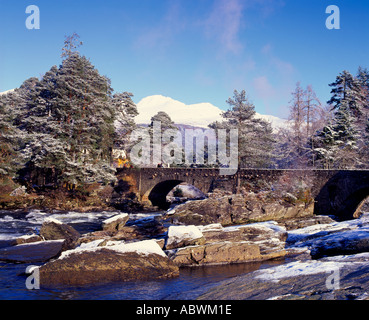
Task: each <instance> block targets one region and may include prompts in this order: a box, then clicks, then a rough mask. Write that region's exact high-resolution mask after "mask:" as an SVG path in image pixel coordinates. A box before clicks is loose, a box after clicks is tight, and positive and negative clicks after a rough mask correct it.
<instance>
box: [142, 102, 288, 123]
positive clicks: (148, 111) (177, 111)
mask: <svg viewBox="0 0 369 320" xmlns="http://www.w3.org/2000/svg"><path fill="white" fill-rule="evenodd" d="M137 109H138V112H139V115H138V116H137V117H136V118H135V121H136V123H138V124H148V123H150V119H151V117H152V116H154V115H155V114H156V113H158V112H159V111H164V112H166V113H167V114H168V115H169V116H170V118H171V119H172V120H173V121H174V123H176V124H183V125H189V126H194V127H202V128H206V127H207V126H208V125H209V124H210V123H212V122H214V121H222V120H223V118H222V117H221V114H222V113H223V110H221V109H220V108H218V107H216V106H214V105H212V104H211V103H208V102H205V103H197V104H190V105H186V104H184V103H183V102H180V101H177V100H174V99H172V98H170V97H164V96H162V95H153V96H148V97H146V98H143V99H142V100H141V101H140V102H138V103H137ZM256 117H258V118H262V119H264V120H267V121H269V122H271V123H272V126H273V128H274V129H277V128H280V127H286V126H287V120H284V119H281V118H278V117H275V116H271V115H261V114H259V113H257V114H256Z"/></svg>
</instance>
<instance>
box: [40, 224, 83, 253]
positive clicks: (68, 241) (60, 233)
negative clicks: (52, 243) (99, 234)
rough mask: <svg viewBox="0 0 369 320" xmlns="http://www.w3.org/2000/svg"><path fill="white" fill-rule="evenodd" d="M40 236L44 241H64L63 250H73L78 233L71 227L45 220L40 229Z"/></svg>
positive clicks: (76, 242)
mask: <svg viewBox="0 0 369 320" xmlns="http://www.w3.org/2000/svg"><path fill="white" fill-rule="evenodd" d="M40 236H41V237H43V238H44V239H45V240H60V239H64V240H65V241H64V243H63V250H69V249H73V248H75V247H76V246H77V244H78V239H79V237H80V236H81V235H80V233H79V232H78V231H77V230H75V229H74V228H73V227H71V226H69V225H67V224H65V223H62V222H60V221H58V220H56V219H52V218H47V219H46V220H45V222H44V223H43V224H42V226H41V229H40Z"/></svg>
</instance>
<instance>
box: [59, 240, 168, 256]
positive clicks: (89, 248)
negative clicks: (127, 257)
mask: <svg viewBox="0 0 369 320" xmlns="http://www.w3.org/2000/svg"><path fill="white" fill-rule="evenodd" d="M102 241H104V240H101V239H99V240H95V241H91V242H90V243H87V244H85V245H81V246H79V247H77V248H76V249H73V250H67V251H64V252H63V253H62V254H61V255H60V257H59V259H64V258H66V257H68V256H69V255H71V254H79V253H84V252H97V251H99V250H102V249H108V250H112V251H114V252H117V253H128V252H136V253H138V254H143V255H150V254H158V255H160V256H162V257H166V254H165V253H164V251H163V250H162V249H161V248H160V246H159V245H158V244H157V242H156V241H155V240H144V241H138V242H132V243H124V242H122V241H109V242H108V244H107V245H106V246H99V244H100V243H101V242H102Z"/></svg>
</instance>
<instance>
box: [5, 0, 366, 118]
mask: <svg viewBox="0 0 369 320" xmlns="http://www.w3.org/2000/svg"><path fill="white" fill-rule="evenodd" d="M31 4H34V5H37V6H38V7H39V9H40V13H41V15H40V30H28V29H27V28H26V26H25V20H26V18H27V16H28V15H27V14H26V13H25V10H26V7H27V6H28V5H31ZM332 4H333V5H337V6H338V7H339V8H340V13H341V15H340V20H341V29H340V30H328V29H327V28H326V26H325V21H326V19H327V17H328V16H329V15H328V14H326V13H325V11H326V7H327V6H329V5H332ZM73 32H77V33H78V34H79V35H80V36H81V40H82V41H83V42H84V45H83V46H82V47H81V48H80V52H81V53H82V54H84V55H85V56H87V57H88V58H90V60H91V62H92V63H93V64H94V65H95V66H96V68H97V69H98V70H99V71H100V73H101V74H104V75H106V76H108V77H109V78H110V79H111V80H112V87H113V88H114V89H115V90H116V91H129V92H132V93H133V94H134V101H135V102H136V103H138V102H139V101H140V100H141V99H142V98H144V97H146V96H149V95H154V94H161V95H164V96H169V97H171V98H173V99H176V100H179V101H181V102H184V103H186V104H194V103H201V102H210V103H212V104H214V105H215V106H217V107H219V108H221V109H224V110H225V109H226V108H227V107H228V106H227V104H226V103H225V101H226V100H227V99H228V97H229V96H232V94H233V90H234V89H237V90H242V89H245V90H246V92H247V93H248V96H249V98H250V100H251V101H252V102H253V103H254V104H255V107H256V111H257V112H259V113H263V114H272V115H275V116H280V117H286V116H287V115H288V107H287V106H288V103H289V101H290V100H291V92H292V91H293V90H294V88H295V85H296V83H297V82H298V81H300V82H301V84H302V86H304V87H305V86H307V85H309V84H311V85H312V86H313V88H314V90H315V91H316V93H317V95H318V97H319V98H320V99H321V100H322V102H326V101H327V100H328V99H329V97H330V88H329V86H328V84H329V83H331V82H333V81H334V80H335V78H336V76H337V75H338V74H339V73H340V72H342V71H343V70H348V71H350V72H352V73H356V72H357V68H358V67H359V66H360V65H361V66H364V67H368V68H369V41H368V35H369V1H362V0H360V1H359V0H352V1H348V0H345V1H344V0H329V1H326V0H120V1H118V0H105V1H101V0H100V1H94V0H89V1H83V0H73V1H72V0H52V1H50V0H44V1H38V0H27V1H23V0H0V39H1V42H0V92H1V91H5V90H9V89H12V88H14V87H18V86H20V85H21V83H22V82H23V81H24V80H25V79H27V78H29V77H32V76H40V75H42V74H43V73H45V72H46V71H48V70H49V69H50V68H51V66H53V65H59V64H60V62H61V58H60V54H61V48H62V46H63V41H64V36H65V35H70V34H72V33H73Z"/></svg>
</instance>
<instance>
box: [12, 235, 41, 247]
mask: <svg viewBox="0 0 369 320" xmlns="http://www.w3.org/2000/svg"><path fill="white" fill-rule="evenodd" d="M38 241H42V238H41V237H40V236H38V235H36V234H32V235H24V236H21V237H19V238H17V239H15V240H14V245H18V244H24V243H32V242H38Z"/></svg>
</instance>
